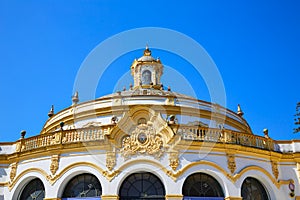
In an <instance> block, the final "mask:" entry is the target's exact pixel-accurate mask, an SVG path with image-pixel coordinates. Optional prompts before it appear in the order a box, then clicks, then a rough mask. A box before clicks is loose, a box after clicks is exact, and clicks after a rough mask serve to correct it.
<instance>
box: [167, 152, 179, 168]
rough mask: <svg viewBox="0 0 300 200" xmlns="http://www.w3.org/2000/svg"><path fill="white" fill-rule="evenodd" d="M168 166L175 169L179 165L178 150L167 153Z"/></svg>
mask: <svg viewBox="0 0 300 200" xmlns="http://www.w3.org/2000/svg"><path fill="white" fill-rule="evenodd" d="M169 166H170V167H171V168H172V169H173V170H174V171H175V170H176V169H177V167H178V166H179V158H178V152H171V153H170V155H169Z"/></svg>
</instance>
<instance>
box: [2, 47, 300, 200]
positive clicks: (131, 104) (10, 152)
mask: <svg viewBox="0 0 300 200" xmlns="http://www.w3.org/2000/svg"><path fill="white" fill-rule="evenodd" d="M131 74H132V76H133V82H134V85H132V86H131V87H130V89H129V90H124V91H120V92H117V93H115V94H111V95H107V96H104V97H100V98H98V99H95V100H93V101H88V102H82V103H79V102H78V101H79V99H78V94H76V95H74V97H73V99H72V100H73V105H72V106H70V107H69V108H66V109H64V110H62V111H60V112H58V113H56V114H53V113H52V112H50V113H49V119H48V121H47V122H46V123H45V125H44V127H43V129H42V130H41V133H40V134H39V135H37V136H34V137H30V138H25V137H24V135H25V132H22V137H21V138H20V139H19V140H18V141H15V142H2V143H0V199H1V200H29V199H32V200H33V199H35V200H42V199H44V200H79V199H89V200H94V199H98V200H99V199H102V200H115V199H121V200H138V199H149V200H160V199H168V200H179V199H186V200H196V199H199V200H200V199H203V200H204V199H205V200H217V199H226V200H241V199H244V200H289V199H300V185H299V175H300V174H299V171H300V153H299V152H300V141H293V140H292V141H275V140H273V139H271V138H270V137H269V136H268V133H267V130H266V131H265V137H261V136H257V135H254V134H253V133H252V131H251V128H250V126H249V124H248V123H247V121H246V120H245V119H244V118H243V112H242V110H241V109H240V107H238V112H237V113H236V112H233V111H231V110H228V109H226V108H224V107H222V106H219V105H217V104H214V103H210V102H206V101H202V100H198V99H195V98H192V97H189V96H186V95H183V94H179V93H176V92H173V91H171V90H170V89H166V90H164V89H163V86H162V84H161V81H160V79H161V76H162V74H163V65H162V63H161V61H160V60H159V59H154V58H153V57H152V56H151V51H150V50H149V49H148V48H146V49H145V51H144V55H143V56H142V57H141V58H139V59H137V60H134V62H133V64H132V65H131Z"/></svg>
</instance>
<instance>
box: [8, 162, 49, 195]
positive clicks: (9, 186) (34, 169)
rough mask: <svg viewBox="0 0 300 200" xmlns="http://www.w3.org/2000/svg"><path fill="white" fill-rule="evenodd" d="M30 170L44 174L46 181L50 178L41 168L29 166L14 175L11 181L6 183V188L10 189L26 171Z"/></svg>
mask: <svg viewBox="0 0 300 200" xmlns="http://www.w3.org/2000/svg"><path fill="white" fill-rule="evenodd" d="M30 172H37V173H39V174H41V175H42V176H44V177H45V178H46V180H47V181H49V180H50V176H49V175H48V174H47V173H46V172H45V171H44V170H42V169H39V168H31V169H26V170H24V171H23V172H21V173H20V174H19V175H18V176H17V177H15V178H14V179H13V180H12V182H10V183H9V185H8V189H9V191H11V189H12V188H13V187H14V186H15V184H16V183H17V182H18V181H19V180H20V179H21V178H22V177H23V176H24V175H25V174H27V173H30Z"/></svg>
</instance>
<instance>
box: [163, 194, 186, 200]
mask: <svg viewBox="0 0 300 200" xmlns="http://www.w3.org/2000/svg"><path fill="white" fill-rule="evenodd" d="M182 198H183V195H182V194H167V195H166V200H182Z"/></svg>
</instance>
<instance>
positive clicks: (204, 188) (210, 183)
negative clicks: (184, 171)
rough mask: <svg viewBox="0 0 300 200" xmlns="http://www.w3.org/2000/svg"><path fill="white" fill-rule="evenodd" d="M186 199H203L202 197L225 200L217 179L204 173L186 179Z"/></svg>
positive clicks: (183, 189) (184, 188) (183, 192)
mask: <svg viewBox="0 0 300 200" xmlns="http://www.w3.org/2000/svg"><path fill="white" fill-rule="evenodd" d="M182 194H183V196H184V198H185V199H191V198H187V197H194V198H193V199H202V198H201V197H214V198H209V199H210V200H213V199H216V200H217V199H224V193H223V190H222V188H221V186H220V184H219V183H218V181H217V180H216V179H214V178H213V177H212V176H210V175H208V174H204V173H195V174H192V175H190V176H188V177H187V178H186V180H185V181H184V184H183V188H182Z"/></svg>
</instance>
